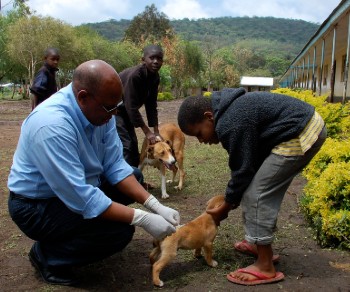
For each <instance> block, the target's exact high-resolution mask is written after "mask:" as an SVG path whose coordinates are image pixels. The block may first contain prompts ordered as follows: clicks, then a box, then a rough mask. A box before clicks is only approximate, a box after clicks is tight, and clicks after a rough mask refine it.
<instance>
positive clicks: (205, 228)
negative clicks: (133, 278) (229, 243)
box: [149, 195, 225, 287]
mask: <svg viewBox="0 0 350 292" xmlns="http://www.w3.org/2000/svg"><path fill="white" fill-rule="evenodd" d="M224 199H225V197H224V196H223V195H217V196H215V197H213V198H211V199H210V200H209V201H208V202H207V210H210V209H214V208H217V207H219V206H220V205H221V204H223V202H224ZM217 230H218V226H217V225H216V223H215V221H214V219H213V217H212V216H211V215H210V214H208V213H206V212H204V213H202V214H201V215H200V216H199V217H197V218H196V219H194V220H192V221H190V222H188V223H187V224H185V225H182V226H180V227H178V229H177V230H176V232H175V233H173V234H172V235H171V236H168V237H166V238H165V239H164V240H162V241H157V240H155V241H154V246H155V247H154V249H153V250H152V252H151V254H150V256H149V258H150V262H151V264H152V265H153V266H152V277H153V284H154V285H155V286H159V287H162V286H163V285H164V283H163V281H162V280H160V278H159V274H160V272H161V271H162V269H163V268H164V267H165V266H166V265H167V264H168V263H169V262H170V261H171V260H172V259H174V258H175V257H176V253H177V250H178V249H194V256H195V257H199V256H200V255H201V250H202V248H203V250H204V258H205V260H206V262H207V264H208V265H209V266H211V267H213V268H214V267H216V266H217V265H218V263H217V262H216V261H215V260H213V257H212V256H213V241H214V239H215V237H216V234H217Z"/></svg>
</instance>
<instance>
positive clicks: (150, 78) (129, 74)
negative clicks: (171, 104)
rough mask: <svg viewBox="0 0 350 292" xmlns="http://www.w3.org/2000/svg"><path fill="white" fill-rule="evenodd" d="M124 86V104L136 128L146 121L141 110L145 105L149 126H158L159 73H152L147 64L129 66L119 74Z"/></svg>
mask: <svg viewBox="0 0 350 292" xmlns="http://www.w3.org/2000/svg"><path fill="white" fill-rule="evenodd" d="M119 76H120V79H121V81H122V83H123V88H124V96H123V101H124V106H125V108H126V111H127V113H128V116H129V119H130V121H131V123H132V124H133V125H134V127H135V128H138V127H142V126H143V125H145V122H144V120H143V118H142V116H141V114H140V112H139V109H140V107H142V106H143V105H145V110H146V116H147V121H148V126H149V127H154V126H158V111H157V95H158V86H159V80H160V79H159V74H158V73H155V74H151V73H149V72H148V71H147V68H146V65H145V64H140V65H137V66H134V67H131V68H127V69H125V70H124V71H122V72H120V74H119Z"/></svg>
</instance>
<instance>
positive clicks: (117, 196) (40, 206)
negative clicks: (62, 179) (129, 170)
mask: <svg viewBox="0 0 350 292" xmlns="http://www.w3.org/2000/svg"><path fill="white" fill-rule="evenodd" d="M138 173H141V172H137V174H138ZM141 175H142V174H141ZM136 178H137V179H138V180H139V181H141V182H142V179H143V178H142V177H136ZM100 189H101V190H103V191H104V192H105V193H106V195H108V196H109V197H110V198H111V199H112V200H113V201H115V202H119V203H122V204H124V205H128V204H131V203H133V202H134V201H133V200H131V199H130V198H128V197H126V196H125V195H123V194H121V193H118V192H117V191H116V190H115V188H112V187H111V185H110V184H109V183H104V184H102V185H101V187H100ZM112 189H114V191H113V193H111V192H110V190H112ZM8 206H9V212H10V215H11V217H12V220H13V221H14V222H15V223H16V224H17V225H18V227H19V228H20V229H21V230H22V231H23V232H24V233H25V234H26V235H27V236H28V237H29V238H31V239H33V240H35V241H36V242H35V243H34V245H33V247H34V248H35V251H36V254H37V255H38V256H39V260H40V262H41V264H42V265H44V266H47V267H50V266H51V267H63V266H67V267H72V266H81V265H85V264H89V263H92V262H95V261H99V260H102V259H104V258H106V257H108V256H111V255H113V254H114V253H116V252H118V251H121V250H122V249H123V248H125V247H126V245H127V244H128V243H129V242H130V241H131V239H132V237H133V234H134V231H135V228H134V226H132V225H129V224H127V223H123V222H113V221H107V220H103V219H100V218H93V219H83V217H82V216H81V215H79V214H77V213H74V212H72V211H71V210H69V209H68V208H67V207H66V205H64V204H63V202H62V201H61V200H60V199H58V198H50V199H41V200H36V199H28V198H25V197H23V196H21V195H20V194H15V193H13V192H10V196H9V201H8Z"/></svg>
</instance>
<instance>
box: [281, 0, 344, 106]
mask: <svg viewBox="0 0 350 292" xmlns="http://www.w3.org/2000/svg"><path fill="white" fill-rule="evenodd" d="M349 12H350V0H343V1H341V3H340V4H339V5H338V6H337V7H336V8H335V9H334V10H333V12H331V14H330V15H329V17H328V18H327V19H326V20H325V22H324V23H322V25H321V26H320V28H319V30H318V31H317V32H316V33H315V34H314V36H313V37H312V38H311V39H310V40H309V42H308V43H307V44H306V45H305V47H304V49H303V50H302V51H301V52H300V54H299V55H298V56H297V57H296V58H295V59H294V61H293V62H292V63H291V65H290V66H289V68H288V70H287V71H286V72H285V74H284V75H283V76H282V78H281V79H280V81H279V84H280V86H281V87H290V88H303V89H311V90H313V91H314V92H315V94H316V95H324V94H327V95H328V96H329V101H342V100H344V99H345V101H347V100H349V97H350V82H349V79H350V78H349V77H348V74H346V64H347V65H348V63H347V62H346V60H347V56H346V55H347V52H348V51H349V46H350V45H349V43H350V37H349V21H350V18H349ZM332 70H334V74H332ZM332 76H333V78H334V81H333V82H332ZM346 80H347V82H346V84H345V81H346ZM332 85H333V86H332ZM345 85H346V86H347V88H346V91H345Z"/></svg>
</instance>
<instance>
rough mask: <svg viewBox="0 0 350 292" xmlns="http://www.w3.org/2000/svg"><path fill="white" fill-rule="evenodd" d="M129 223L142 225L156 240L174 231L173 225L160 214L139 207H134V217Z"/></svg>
mask: <svg viewBox="0 0 350 292" xmlns="http://www.w3.org/2000/svg"><path fill="white" fill-rule="evenodd" d="M131 225H135V226H139V227H142V228H143V229H144V230H146V231H147V232H148V233H149V234H151V235H152V236H153V237H154V238H156V239H158V240H161V239H163V238H164V237H166V236H168V235H171V234H173V233H174V232H175V231H176V229H175V227H174V226H173V225H171V224H170V223H169V222H168V221H166V220H165V219H164V218H163V217H162V216H160V215H157V214H152V213H148V212H145V211H143V210H140V209H134V217H133V218H132V221H131Z"/></svg>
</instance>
